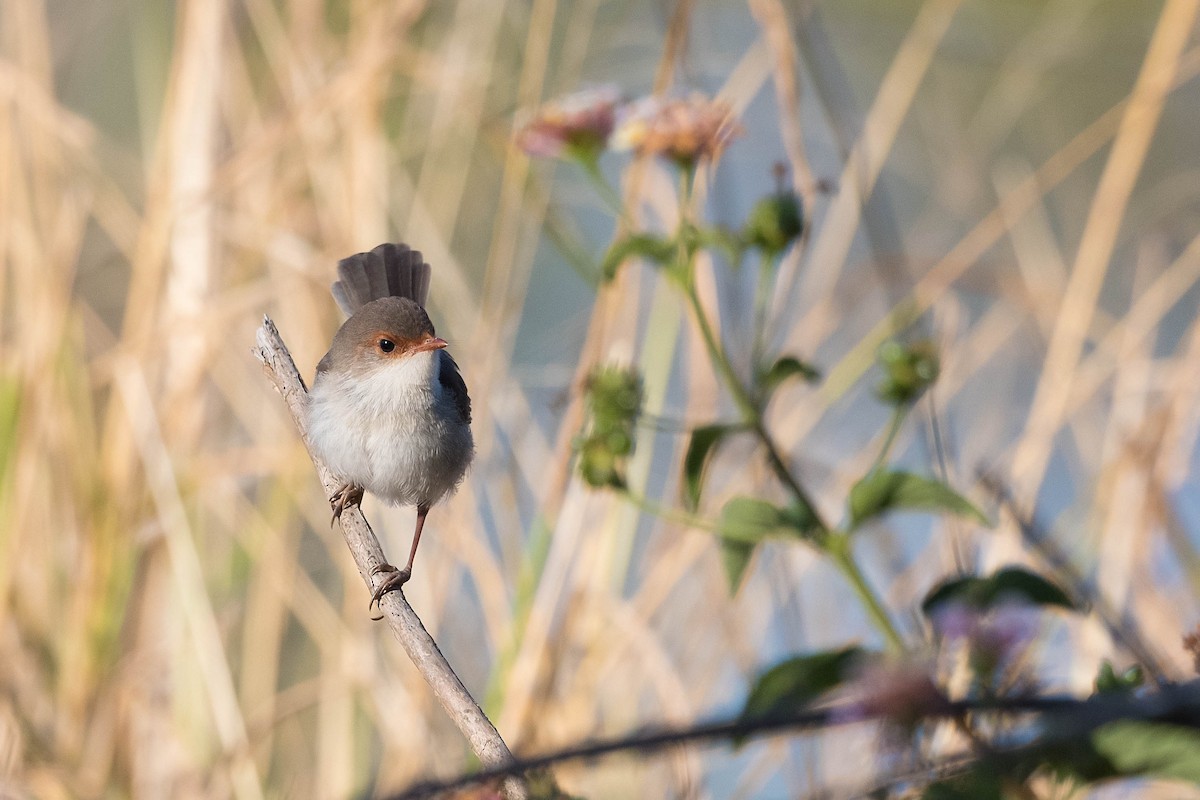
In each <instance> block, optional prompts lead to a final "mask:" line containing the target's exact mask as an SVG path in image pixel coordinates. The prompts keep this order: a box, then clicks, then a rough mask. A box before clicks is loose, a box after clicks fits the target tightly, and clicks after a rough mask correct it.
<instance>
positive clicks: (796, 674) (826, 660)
mask: <svg viewBox="0 0 1200 800" xmlns="http://www.w3.org/2000/svg"><path fill="white" fill-rule="evenodd" d="M865 655H866V654H865V652H864V651H863V650H862V648H859V647H847V648H845V649H842V650H826V651H823V652H820V653H811V654H809V655H803V656H795V657H793V658H789V659H787V660H785V661H781V662H780V663H778V664H776V665H775V666H773V667H771V668H770V669H769V670H767V671H766V672H764V673H763V674H762V675H759V676H758V680H756V681H755V682H754V686H753V687H751V689H750V695H749V696H748V697H747V698H746V705H745V706H744V707H743V708H742V714H741V718H742V719H743V720H745V719H755V718H762V717H771V716H777V715H781V714H788V713H794V712H796V711H799V710H800V709H802V708H804V707H805V706H807V705H808V704H809V703H811V702H812V701H813V700H816V699H817V698H818V697H820V696H821V695H822V694H824V693H825V692H827V691H829V690H830V689H832V688H834V687H835V686H838V685H839V684H841V683H842V682H843V681H844V680H846V678H847V677H849V673H850V671H851V669H853V668H854V666H855V665H856V664H857V663H858V662H859V661H860V660H861V659H862V658H863V657H864V656H865Z"/></svg>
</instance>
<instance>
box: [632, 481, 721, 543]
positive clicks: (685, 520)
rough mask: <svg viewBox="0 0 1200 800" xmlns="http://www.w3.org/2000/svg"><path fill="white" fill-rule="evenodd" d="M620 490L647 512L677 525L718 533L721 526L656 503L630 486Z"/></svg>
mask: <svg viewBox="0 0 1200 800" xmlns="http://www.w3.org/2000/svg"><path fill="white" fill-rule="evenodd" d="M617 491H618V492H620V493H621V495H622V496H623V497H624V498H625V499H626V500H627V501H628V502H630V503H632V504H633V505H635V506H637V507H638V508H640V509H641V510H642V511H645V512H646V513H647V514H652V515H654V516H656V517H658V518H659V519H663V520H666V521H667V522H673V523H675V524H676V525H683V526H685V527H688V528H698V529H700V530H703V531H710V532H713V533H716V532H717V531H718V530H719V527H718V526H717V524H716V523H715V522H713V521H712V520H707V519H704V518H702V517H697V516H695V515H694V514H689V513H687V512H686V511H680V510H678V509H675V508H671V507H670V506H664V505H662V504H661V503H656V502H655V501H653V500H651V499H650V498H649V497H645V496H644V495H640V494H637V493H636V492H634V491H632V490H630V489H629V488H628V487H626V488H624V489H618V490H617Z"/></svg>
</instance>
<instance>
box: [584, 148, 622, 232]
mask: <svg viewBox="0 0 1200 800" xmlns="http://www.w3.org/2000/svg"><path fill="white" fill-rule="evenodd" d="M575 160H576V162H577V163H578V164H579V165H580V166H581V167H583V172H584V174H585V175H587V177H588V180H590V181H591V182H592V186H594V187H595V188H596V192H597V193H598V194H599V195H600V199H601V200H603V201H604V203H605V205H607V206H608V207H609V210H611V211H612V212H613V213H614V214H616V215H617V218H618V219H620V220H621V221H622V222H624V223H628V222H629V216H628V214H627V213H626V211H625V203H624V201H623V200H622V199H621V194H620V192H618V191H617V190H616V189H615V188H613V185H612V184H611V183H609V182H608V178H606V177H604V172H603V171H602V170H601V169H600V156H599V155H588V156H585V155H580V156H578V157H576V159H575Z"/></svg>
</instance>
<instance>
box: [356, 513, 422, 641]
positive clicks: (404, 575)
mask: <svg viewBox="0 0 1200 800" xmlns="http://www.w3.org/2000/svg"><path fill="white" fill-rule="evenodd" d="M428 514H429V506H417V527H416V530H414V531H413V540H412V547H411V548H410V549H409V551H408V563H407V564H406V565H405V566H404V569H396V568H395V567H393V566H392V565H391V564H380V565H379V566H378V567H376V568H375V569H373V570H371V574H372V575H375V574H377V573H380V572H387V573H390V574H389V575H388V576H387V578H386V579H384V581H383V583H381V584H379V588H378V589H376V590H375V592H374V594H372V595H371V602H370V604H369V605H367V608H368V609H370V608H371V607H373V606H377V605H379V600H380V598H382V597H383V596H384V595H385V594H387V593H388V592H394V591H395V590H397V589H399V588H400V587H401V586H403V585H404V584H406V583H408V579H409V578H411V577H412V568H413V560H414V559H416V557H417V545H419V544H420V543H421V531H422V529H424V527H425V517H426V516H428ZM374 619H383V618H382V617H374Z"/></svg>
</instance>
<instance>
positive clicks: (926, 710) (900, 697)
mask: <svg viewBox="0 0 1200 800" xmlns="http://www.w3.org/2000/svg"><path fill="white" fill-rule="evenodd" d="M845 694H846V698H847V700H848V703H847V704H846V705H844V706H842V707H841V709H840V711H839V713H838V715H837V716H838V717H839V718H840V719H841V720H842V721H845V722H853V721H858V720H865V719H875V718H880V717H882V718H883V719H885V720H887V721H889V722H892V723H895V724H897V725H900V726H902V727H905V728H912V727H913V726H915V725H916V724H917V723H919V722H920V721H921V719H922V718H924V717H926V716H928V715H931V714H938V713H942V712H944V711H945V710H946V708H947V707H948V705H949V701H948V700H947V699H946V696H945V695H944V694H943V693H942V690H941V689H939V688H938V686H937V684H936V683H934V681H933V676H932V669H931V668H930V667H929V665H926V664H923V663H919V662H914V661H893V662H878V663H875V664H871V665H869V666H866V667H864V668H863V670H862V671H861V672H860V673H859V675H858V677H856V678H855V679H854V680H853V681H851V682H850V683H848V684H846V686H845Z"/></svg>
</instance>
